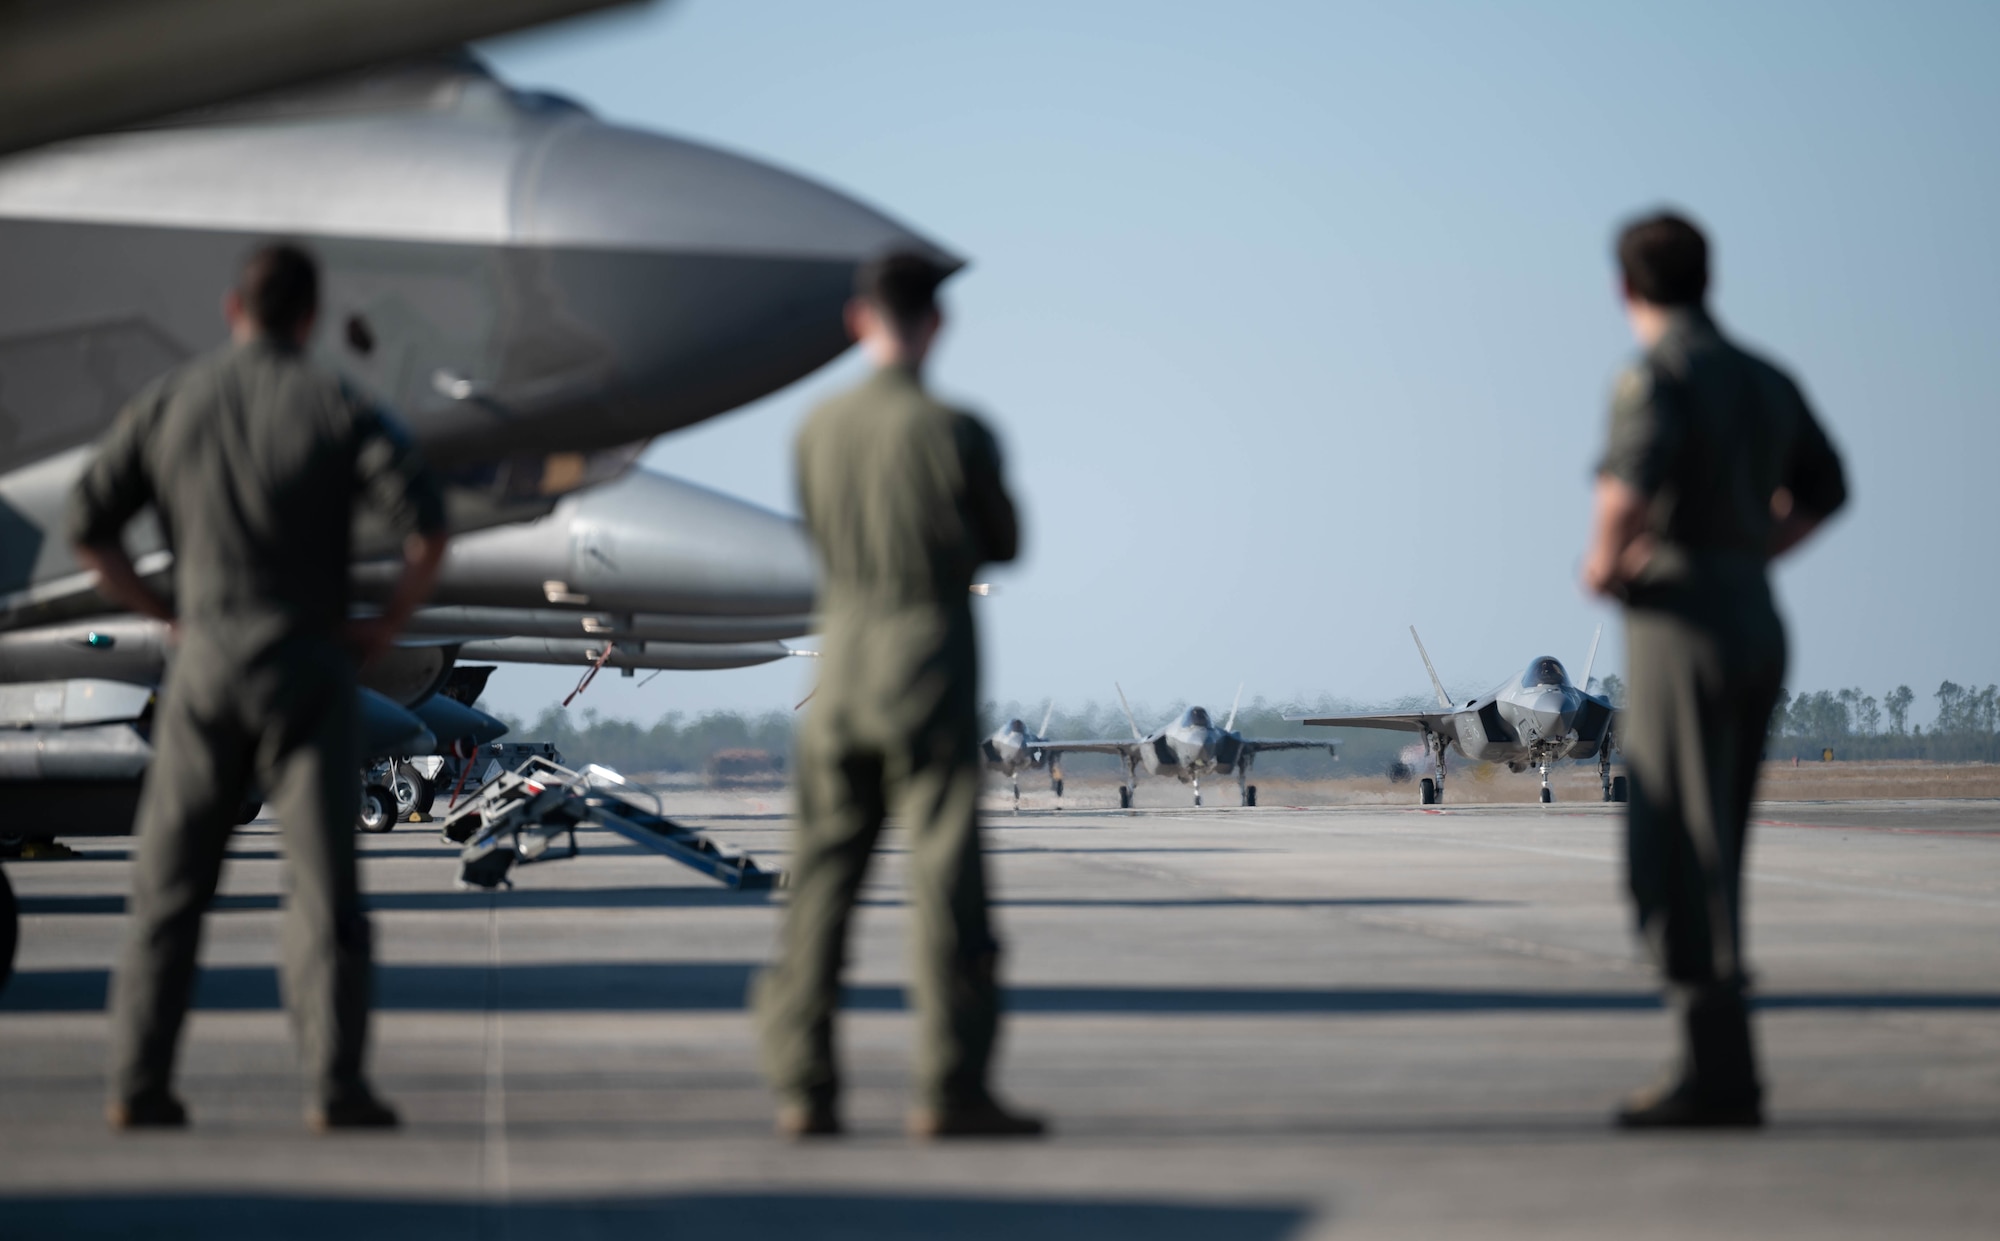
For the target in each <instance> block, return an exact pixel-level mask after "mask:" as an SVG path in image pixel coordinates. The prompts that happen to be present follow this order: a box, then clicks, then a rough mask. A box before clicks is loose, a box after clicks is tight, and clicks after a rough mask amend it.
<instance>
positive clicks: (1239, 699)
mask: <svg viewBox="0 0 2000 1241" xmlns="http://www.w3.org/2000/svg"><path fill="white" fill-rule="evenodd" d="M1242 705H1243V682H1241V681H1238V682H1237V683H1236V701H1234V702H1232V703H1230V704H1229V722H1228V723H1227V724H1224V725H1223V726H1222V731H1223V732H1234V731H1235V730H1236V708H1238V707H1240V706H1242Z"/></svg>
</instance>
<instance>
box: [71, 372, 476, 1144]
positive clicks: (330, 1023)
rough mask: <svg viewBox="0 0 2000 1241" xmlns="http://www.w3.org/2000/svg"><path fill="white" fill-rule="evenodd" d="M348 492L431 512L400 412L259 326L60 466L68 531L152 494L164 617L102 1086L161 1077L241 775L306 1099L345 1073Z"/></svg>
mask: <svg viewBox="0 0 2000 1241" xmlns="http://www.w3.org/2000/svg"><path fill="white" fill-rule="evenodd" d="M357 502H363V503H366V504H368V505H369V506H370V507H371V508H372V509H373V510H375V511H377V512H379V514H380V515H381V516H383V517H385V518H386V519H387V521H388V525H389V526H390V528H391V529H392V530H393V531H394V532H395V533H396V534H398V535H407V534H410V533H415V532H424V533H430V532H435V531H439V530H442V529H443V527H444V506H443V500H442V497H441V494H440V492H439V490H438V487H437V484H436V482H435V481H434V480H433V479H432V477H431V475H430V474H429V473H428V472H427V471H426V470H425V469H424V468H423V466H422V464H421V463H420V462H419V460H418V458H417V455H416V453H415V451H414V449H413V448H412V447H411V445H410V444H409V442H408V440H407V438H406V437H405V436H404V435H403V434H402V432H401V430H400V428H398V427H397V426H396V425H395V424H394V423H393V422H392V421H390V420H389V419H388V418H387V416H386V415H384V414H383V413H381V412H380V411H379V410H377V409H375V408H373V407H372V406H370V405H369V404H367V403H366V402H365V401H363V400H362V399H361V398H360V397H358V396H357V394H355V393H354V392H352V391H351V390H350V389H348V388H347V387H346V386H345V385H343V384H342V383H341V382H340V381H339V380H337V379H336V378H334V377H333V376H331V375H329V374H326V373H324V372H322V371H320V370H319V369H317V368H316V367H314V366H312V365H311V364H310V363H309V362H307V360H306V359H305V358H304V356H303V355H302V354H301V353H300V352H299V351H297V350H295V349H291V348H287V347H282V346H280V345H277V344H275V343H272V342H269V341H264V340H259V341H256V342H253V343H249V344H239V345H232V346H229V347H227V348H225V349H222V350H219V351H217V352H215V353H213V354H210V355H207V356H204V357H201V358H198V359H196V360H194V361H192V362H190V363H188V364H187V365H185V366H183V367H181V368H179V369H177V370H175V371H173V372H171V373H169V374H168V375H166V376H164V377H162V378H161V379H159V380H157V381H155V382H154V383H153V384H152V385H150V386H149V387H148V388H146V389H145V390H144V391H143V392H141V393H140V394H139V395H138V396H137V397H135V398H134V399H133V400H132V402H131V403H130V404H129V405H127V406H126V408H125V409H124V410H123V411H122V412H121V413H120V414H119V416H118V418H117V420H116V421H115V422H114V424H113V425H112V427H111V429H110V430H109V431H108V432H106V434H105V436H104V438H103V440H102V441H101V442H100V443H99V445H98V450H97V455H96V457H95V459H94V460H93V461H92V462H91V464H90V466H89V468H88V470H87V471H86V472H85V474H84V476H83V477H82V479H81V480H79V482H78V484H77V487H76V492H75V494H74V496H73V497H72V505H71V523H70V536H71V539H72V540H73V541H74V542H76V543H79V544H96V545H105V544H110V543H115V542H117V541H118V539H119V538H120V535H121V532H122V531H123V530H124V528H125V526H126V524H127V523H128V522H129V521H130V520H131V519H132V518H133V517H134V516H135V515H136V514H137V513H138V512H139V511H140V510H141V509H142V508H144V507H145V506H147V505H148V504H150V505H152V506H153V507H154V508H155V509H156V510H157V511H158V514H159V517H160V521H161V525H162V527H163V529H164V530H165V532H166V536H167V542H168V544H169V546H170V547H171V548H172V550H173V553H174V563H173V596H174V600H175V611H176V614H177V618H178V624H179V630H180V639H179V646H178V648H177V650H176V651H175V654H174V658H173V661H172V663H171V666H170V667H169V670H168V673H167V677H166V680H165V683H164V684H163V685H162V687H161V690H160V694H159V698H158V703H157V706H156V708H155V714H154V718H153V723H152V744H153V760H152V763H151V764H150V765H149V766H148V768H147V770H146V777H145V783H144V786H143V788H142V790H141V794H140V799H139V810H138V819H137V822H136V824H135V826H134V832H135V834H136V836H137V840H138V846H137V849H138V857H137V862H136V864H135V866H134V870H133V896H132V907H131V927H130V930H129V933H128V937H127V940H126V944H125V948H124V953H123V956H122V957H121V958H120V961H119V966H118V972H117V975H116V977H115V979H114V980H113V985H112V992H111V1017H112V1064H111V1092H112V1096H113V1101H114V1102H118V1101H121V1100H132V1099H136V1098H141V1097H145V1096H147V1095H149V1094H153V1093H156V1092H161V1091H165V1090H166V1089H167V1088H168V1086H169V1084H170V1081H171V1077H172V1073H173V1062H174V1053H175V1047H176V1044H177V1042H178V1040H179V1035H180V1029H181V1025H182V1022H183V1019H184V1018H185V1016H186V1013H187V1007H188V1002H189V999H190V992H191V989H192V986H193V982H194V973H195V957H196V952H197V949H198V947H199V944H200V938H201V920H202V915H203V914H204V913H205V912H206V910H207V908H208V904H209V901H210V899H211V898H212V897H213V896H214V894H215V887H216V882H217V880H218V878H219V877H220V875H221V869H222V859H223V854H224V851H225V849H226V847H227V845H228V841H229V836H230V833H231V831H232V829H233V827H234V824H235V822H236V819H237V812H238V810H239V808H240V807H241V806H242V805H243V803H244V801H245V800H246V798H247V797H248V795H249V794H250V791H251V790H252V789H253V788H254V789H257V790H261V791H263V792H264V793H265V794H266V795H267V798H268V800H269V801H270V802H271V803H272V804H273V805H274V806H275V807H276V809H277V811H278V815H279V819H280V821H281V824H282V831H283V846H284V854H285V859H286V862H287V864H288V867H289V877H290V887H289V891H288V893H287V896H286V900H285V914H284V925H283V931H282V942H281V947H282V954H281V955H282V965H283V969H282V975H283V982H284V994H285V1003H286V1007H287V1008H288V1010H289V1011H290V1014H291V1018H292V1024H293V1027H294V1032H295V1034H296V1036H297V1038H298V1041H299V1048H300V1057H301V1062H302V1067H303V1069H304V1071H305V1074H306V1078H307V1088H308V1090H310V1091H312V1092H314V1094H315V1095H316V1096H317V1102H318V1103H319V1104H320V1105H322V1106H325V1105H332V1104H337V1103H339V1102H340V1101H342V1100H343V1099H349V1098H354V1097H356V1096H357V1095H359V1094H363V1093H365V1090H366V1087H365V1084H364V1082H363V1078H362V1059H363V1055H364V1051H365V1046H366V1040H367V1029H368V1008H369V1002H370V985H371V984H370V968H371V966H370V956H371V950H370V940H369V928H368V919H367V917H366V915H365V913H364V912H363V910H362V907H361V897H360V891H359V888H358V885H357V882H356V877H355V846H354V821H355V816H356V813H357V810H358V805H359V772H360V766H361V754H360V722H359V713H358V704H357V702H356V687H355V672H356V669H355V664H354V657H353V655H352V653H351V652H350V651H349V650H348V649H347V647H346V646H345V645H344V643H343V627H344V626H345V624H346V621H347V609H348V574H349V566H350V561H351V560H352V547H351V539H352V536H351V533H350V530H351V526H352V523H353V517H354V512H355V508H356V504H357Z"/></svg>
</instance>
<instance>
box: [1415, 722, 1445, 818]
mask: <svg viewBox="0 0 2000 1241" xmlns="http://www.w3.org/2000/svg"><path fill="white" fill-rule="evenodd" d="M1424 746H1425V748H1426V749H1428V750H1429V751H1430V752H1431V762H1432V763H1434V764H1435V765H1436V767H1437V774H1436V775H1435V776H1434V777H1433V776H1427V777H1425V778H1424V780H1423V782H1422V783H1420V784H1419V785H1418V786H1417V792H1418V794H1419V798H1420V800H1421V801H1422V802H1423V804H1424V805H1426V806H1442V805H1443V804H1444V747H1445V739H1444V736H1443V735H1442V734H1440V733H1434V732H1426V733H1424Z"/></svg>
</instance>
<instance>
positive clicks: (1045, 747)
mask: <svg viewBox="0 0 2000 1241" xmlns="http://www.w3.org/2000/svg"><path fill="white" fill-rule="evenodd" d="M1055 714H1056V704H1055V700H1054V699H1050V700H1049V709H1048V710H1047V711H1046V712H1044V713H1043V714H1042V727H1041V728H1040V730H1039V731H1036V732H1029V731H1028V725H1027V723H1026V722H1025V721H1023V720H1018V719H1015V720H1008V721H1007V723H1006V724H1005V725H1003V726H1002V727H1001V728H1000V730H999V731H998V732H995V733H994V734H993V735H992V736H991V737H988V738H987V739H986V740H984V741H982V742H980V743H979V754H980V757H981V758H983V759H985V761H986V769H987V770H988V771H997V772H999V773H1000V774H1001V775H1003V776H1006V777H1007V778H1008V779H1010V780H1012V781H1013V782H1014V809H1015V811H1016V812H1019V811H1020V809H1021V773H1022V772H1024V771H1031V770H1032V771H1039V770H1041V769H1042V768H1043V767H1044V766H1046V767H1047V768H1048V769H1049V787H1050V788H1051V789H1053V790H1055V795H1056V796H1057V797H1061V796H1062V791H1063V782H1062V762H1061V755H1060V754H1052V753H1051V752H1050V748H1049V739H1048V737H1047V735H1046V734H1047V733H1048V731H1049V721H1050V720H1052V719H1054V718H1055Z"/></svg>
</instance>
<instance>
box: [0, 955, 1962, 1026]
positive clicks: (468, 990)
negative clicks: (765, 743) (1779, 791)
mask: <svg viewBox="0 0 2000 1241" xmlns="http://www.w3.org/2000/svg"><path fill="white" fill-rule="evenodd" d="M760 968H761V966H760V965H759V964H757V963H755V962H749V961H700V962H696V961H656V962H615V963H614V962H602V963H590V962H576V963H562V964H515V965H503V966H500V967H498V968H497V969H489V968H487V967H485V966H468V965H378V966H377V967H376V969H375V1007H376V1009H377V1010H378V1011H383V1012H485V1011H488V1010H489V1009H491V1010H494V1011H498V1012H512V1013H547V1012H674V1013H686V1012H741V1011H744V1009H745V1002H744V996H745V993H746V990H747V988H748V986H749V983H750V979H751V978H752V977H753V976H754V975H755V974H756V973H757V971H758V970H759V969H760ZM108 979H109V972H108V971H106V970H102V969H75V970H23V971H19V972H17V973H16V974H15V975H14V980H13V982H12V983H11V984H9V986H8V988H7V991H6V994H5V995H4V996H0V1012H17V1013H80V1012H99V1011H102V1010H103V1008H104V997H105V991H106V984H107V981H108ZM1005 1003H1006V1008H1007V1011H1008V1012H1010V1013H1015V1014H1039V1015H1088V1016H1116V1015H1120V1014H1144V1015H1153V1016H1282V1015H1313V1016H1350V1017H1363V1016H1374V1015H1403V1016H1410V1015H1450V1014H1484V1013H1625V1012H1647V1011H1651V1010H1655V1009H1658V1008H1659V1007H1660V997H1659V996H1658V995H1657V994H1655V993H1654V992H1651V991H1524V990H1461V989H1450V988H1380V987H1325V988H1287V987H1133V986H1092V985H1089V984H1075V985H1040V986H1022V987H1009V988H1007V991H1006V1001H1005ZM195 1007H196V1008H199V1009H204V1010H207V1011H210V1012H261V1011H268V1010H275V1009H277V1008H278V1007H279V991H278V975H277V971H276V970H274V969H272V968H270V967H268V966H243V965H239V966H220V967H212V968H204V969H203V970H202V971H201V974H200V976H199V978H198V979H197V980H196V983H195ZM841 1007H842V1008H844V1009H847V1010H848V1011H850V1012H903V1011H905V1010H906V1009H907V1008H908V1004H907V1002H906V1000H905V997H904V994H903V989H902V988H901V987H896V986H882V985H865V984H864V985H861V986H851V987H848V988H846V990H845V991H844V992H843V993H842V999H841ZM1757 1007H1758V1008H1760V1009H1763V1010H1765V1011H1793V1010H1801V1009H1805V1010H1821V1009H1825V1010H1856V1011H1860V1010H1868V1011H1882V1010H1893V1011H1971V1010H1980V1011H1984V1010H2000V992H1910V993H1896V992H1857V993H1845V992H1824V993H1821V992H1808V993H1795V994H1785V995H1766V996H1760V997H1758V999H1757Z"/></svg>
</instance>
